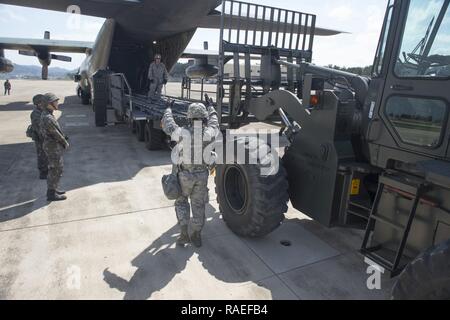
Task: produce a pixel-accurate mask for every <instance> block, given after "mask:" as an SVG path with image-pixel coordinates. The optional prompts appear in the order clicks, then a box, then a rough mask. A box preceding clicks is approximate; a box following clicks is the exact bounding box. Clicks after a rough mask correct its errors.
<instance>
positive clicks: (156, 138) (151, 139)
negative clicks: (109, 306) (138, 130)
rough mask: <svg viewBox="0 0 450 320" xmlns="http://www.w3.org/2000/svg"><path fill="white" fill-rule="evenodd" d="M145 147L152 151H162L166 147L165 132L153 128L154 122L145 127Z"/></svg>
mask: <svg viewBox="0 0 450 320" xmlns="http://www.w3.org/2000/svg"><path fill="white" fill-rule="evenodd" d="M144 136H145V146H146V148H147V149H148V150H150V151H155V150H162V149H164V147H165V143H164V132H163V131H162V130H159V129H156V128H154V127H153V121H150V122H147V124H146V125H145V135H144Z"/></svg>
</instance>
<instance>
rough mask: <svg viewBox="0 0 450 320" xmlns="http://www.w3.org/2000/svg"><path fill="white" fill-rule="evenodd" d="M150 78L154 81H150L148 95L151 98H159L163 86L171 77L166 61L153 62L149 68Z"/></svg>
mask: <svg viewBox="0 0 450 320" xmlns="http://www.w3.org/2000/svg"><path fill="white" fill-rule="evenodd" d="M148 79H149V80H151V81H153V82H151V83H150V90H149V92H148V96H149V97H150V98H159V97H160V96H161V92H162V87H163V85H164V84H165V83H167V80H168V79H169V73H168V72H167V69H166V66H165V65H164V63H162V62H160V63H155V62H153V63H152V64H151V65H150V68H149V69H148Z"/></svg>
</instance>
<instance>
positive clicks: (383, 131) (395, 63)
mask: <svg viewBox="0 0 450 320" xmlns="http://www.w3.org/2000/svg"><path fill="white" fill-rule="evenodd" d="M449 3H450V0H430V1H422V0H390V1H389V5H388V10H387V14H386V18H385V23H384V27H383V32H382V34H381V39H380V44H379V47H378V51H377V56H376V59H375V63H374V68H373V77H372V81H371V85H370V89H369V91H370V93H369V96H372V97H373V98H372V99H370V98H369V99H368V100H367V102H366V108H365V109H366V114H367V118H368V121H369V122H368V130H367V139H368V142H369V146H370V155H371V162H372V164H373V165H374V166H376V167H379V168H384V169H393V168H392V167H395V166H402V165H406V164H408V163H409V164H411V163H417V162H420V161H424V160H426V159H430V158H432V159H439V160H442V161H448V160H450V149H449V136H450V122H449V121H448V116H449V110H450V90H449V89H448V88H450V44H449V42H448V39H449V37H450V9H449ZM375 97H376V98H375ZM392 148H395V154H396V155H395V156H393V152H392V151H391V149H392ZM399 151H400V152H399Z"/></svg>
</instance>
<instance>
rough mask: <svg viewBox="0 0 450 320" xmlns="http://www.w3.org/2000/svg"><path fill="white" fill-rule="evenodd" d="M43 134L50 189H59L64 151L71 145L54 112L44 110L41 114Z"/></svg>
mask: <svg viewBox="0 0 450 320" xmlns="http://www.w3.org/2000/svg"><path fill="white" fill-rule="evenodd" d="M40 129H41V136H42V137H43V139H44V143H43V147H44V151H45V154H46V155H47V158H48V177H47V185H48V190H57V188H58V184H59V181H60V180H61V177H62V173H63V168H64V164H63V153H64V150H65V149H66V148H67V147H68V146H69V143H68V142H67V140H66V138H65V135H64V134H63V132H62V130H61V127H60V126H59V123H58V121H56V118H55V116H54V115H53V112H51V111H49V110H44V111H43V112H42V116H41V123H40Z"/></svg>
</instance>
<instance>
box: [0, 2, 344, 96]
mask: <svg viewBox="0 0 450 320" xmlns="http://www.w3.org/2000/svg"><path fill="white" fill-rule="evenodd" d="M0 3H4V4H10V5H17V6H25V7H31V8H39V9H47V10H55V11H62V12H67V11H68V10H69V12H70V10H71V9H70V8H75V7H76V8H79V11H80V13H81V14H83V15H88V16H95V17H102V18H106V20H105V22H104V24H103V26H102V28H101V30H100V32H99V34H98V36H97V39H96V41H95V43H93V44H92V47H90V46H88V45H86V44H84V45H80V46H79V47H78V48H77V50H84V51H85V52H86V54H87V56H86V59H85V61H84V62H83V63H82V65H81V67H80V69H79V74H78V75H77V77H76V80H77V81H78V82H79V88H80V94H81V97H82V100H83V103H85V104H87V103H89V101H90V98H91V90H92V75H93V74H94V73H95V72H96V71H98V70H111V71H114V72H117V73H123V74H125V76H126V78H127V79H128V82H129V84H130V86H131V88H132V89H133V92H135V93H144V92H146V90H147V70H148V67H149V64H150V63H151V60H152V58H153V56H154V54H156V53H160V54H162V56H163V60H164V63H165V64H166V66H167V68H168V69H171V68H172V67H173V66H174V65H175V63H176V62H177V61H178V59H179V58H182V57H185V58H194V59H195V60H196V64H195V67H194V68H191V71H192V72H194V73H195V75H196V76H199V75H200V76H201V75H204V76H205V77H208V76H211V74H212V70H214V68H215V66H214V65H211V64H210V60H211V59H208V57H210V58H211V57H212V56H213V54H211V53H209V52H207V51H205V52H199V51H196V52H185V55H184V56H183V52H184V51H185V50H186V47H187V45H188V44H189V42H190V40H191V39H192V37H193V36H194V34H195V32H196V30H197V29H198V28H213V29H219V28H220V26H221V23H222V22H223V23H228V24H230V25H232V26H233V28H234V27H235V28H237V27H238V26H239V25H240V24H241V23H243V22H242V21H241V18H239V17H238V16H236V17H235V18H234V17H231V19H230V21H221V15H220V12H218V11H217V8H218V7H219V6H220V5H221V3H222V1H221V0H190V1H184V0H0ZM73 13H75V11H74V12H73ZM259 16H261V15H259ZM259 16H258V14H256V15H255V18H254V19H253V20H250V23H252V24H253V25H252V26H251V27H253V28H254V29H255V30H258V31H266V30H268V28H269V26H268V25H267V22H266V21H265V19H260V18H259ZM286 20H287V19H286ZM246 23H249V22H247V20H246ZM287 25H289V27H291V26H292V23H291V22H290V21H286V23H285V24H284V23H281V25H280V26H279V27H280V29H281V30H282V29H283V28H284V26H287ZM305 31H306V32H307V33H309V32H311V30H305ZM313 31H314V33H315V35H319V36H331V35H336V34H339V33H341V32H340V31H336V30H330V29H324V28H319V27H315V29H314V30H313ZM9 40H10V41H9V45H11V39H9ZM17 40H18V41H17V42H18V43H20V40H19V39H17ZM41 41H42V42H37V43H34V44H35V45H39V44H42V46H41V48H43V47H47V50H42V49H41V50H36V49H35V52H34V53H32V55H36V56H37V57H38V58H39V59H40V61H41V63H43V66H44V68H45V65H46V64H47V62H49V61H50V60H49V59H48V58H49V57H51V55H49V54H48V52H49V51H52V50H53V51H55V50H54V49H55V47H52V46H51V45H50V44H49V43H48V42H46V41H48V40H41ZM12 42H14V41H12ZM54 44H55V45H56V46H58V43H57V42H56V43H54ZM61 45H67V43H64V42H62V43H61ZM5 48H7V47H6V44H2V43H1V41H0V49H5ZM33 48H34V47H33ZM25 50H26V49H25ZM41 51H44V52H46V53H47V55H41V54H40V53H41ZM28 52H32V50H28ZM67 52H79V51H76V50H68V51H67ZM30 54H31V53H30ZM44 56H45V57H44ZM41 58H44V59H41ZM57 58H58V57H57ZM2 59H3V60H2V62H1V64H0V66H3V68H4V70H5V69H6V70H7V69H8V68H10V64H11V63H10V62H8V61H6V59H4V56H2ZM212 60H214V59H212ZM43 75H45V70H44V71H43Z"/></svg>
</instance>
